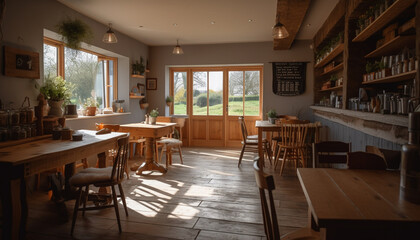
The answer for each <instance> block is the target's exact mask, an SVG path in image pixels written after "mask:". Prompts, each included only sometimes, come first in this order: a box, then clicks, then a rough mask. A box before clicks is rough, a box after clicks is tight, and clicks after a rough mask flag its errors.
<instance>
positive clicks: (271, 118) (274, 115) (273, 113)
mask: <svg viewBox="0 0 420 240" xmlns="http://www.w3.org/2000/svg"><path fill="white" fill-rule="evenodd" d="M267 117H268V121H269V122H270V123H272V124H275V123H276V119H277V113H276V110H274V109H271V110H270V111H268V113H267Z"/></svg>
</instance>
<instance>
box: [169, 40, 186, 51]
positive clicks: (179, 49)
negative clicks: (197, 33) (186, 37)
mask: <svg viewBox="0 0 420 240" xmlns="http://www.w3.org/2000/svg"><path fill="white" fill-rule="evenodd" d="M172 54H175V55H181V54H184V51H182V48H181V46H180V45H179V43H178V39H177V40H176V46H175V47H174V50H173V51H172Z"/></svg>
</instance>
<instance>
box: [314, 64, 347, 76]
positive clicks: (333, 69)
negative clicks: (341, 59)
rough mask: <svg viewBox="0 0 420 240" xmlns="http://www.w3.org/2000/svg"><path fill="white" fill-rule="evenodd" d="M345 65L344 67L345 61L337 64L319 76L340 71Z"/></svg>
mask: <svg viewBox="0 0 420 240" xmlns="http://www.w3.org/2000/svg"><path fill="white" fill-rule="evenodd" d="M343 67H344V63H340V64H338V65H337V66H335V67H334V68H332V69H331V70H329V71H326V72H323V73H321V74H320V75H319V76H325V75H327V74H330V73H333V72H338V71H340V70H343Z"/></svg>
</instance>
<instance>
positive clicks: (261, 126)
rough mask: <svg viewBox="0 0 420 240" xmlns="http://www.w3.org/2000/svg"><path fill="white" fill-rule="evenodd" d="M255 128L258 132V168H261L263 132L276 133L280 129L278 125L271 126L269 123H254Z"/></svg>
mask: <svg viewBox="0 0 420 240" xmlns="http://www.w3.org/2000/svg"><path fill="white" fill-rule="evenodd" d="M255 127H256V128H257V130H258V157H259V159H260V160H259V162H258V166H259V167H262V166H263V164H262V163H263V161H264V151H263V145H262V144H263V142H262V139H263V132H278V131H280V129H281V126H280V125H277V124H273V123H270V122H269V121H258V120H257V121H255Z"/></svg>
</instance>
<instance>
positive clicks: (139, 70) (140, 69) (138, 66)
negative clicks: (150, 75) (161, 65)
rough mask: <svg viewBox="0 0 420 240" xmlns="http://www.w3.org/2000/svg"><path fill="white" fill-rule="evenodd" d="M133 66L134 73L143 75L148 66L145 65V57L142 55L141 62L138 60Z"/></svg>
mask: <svg viewBox="0 0 420 240" xmlns="http://www.w3.org/2000/svg"><path fill="white" fill-rule="evenodd" d="M131 66H132V71H133V74H137V75H143V74H144V72H145V71H146V67H145V66H144V63H143V57H140V63H139V61H136V62H135V63H133V64H132V65H131Z"/></svg>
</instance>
